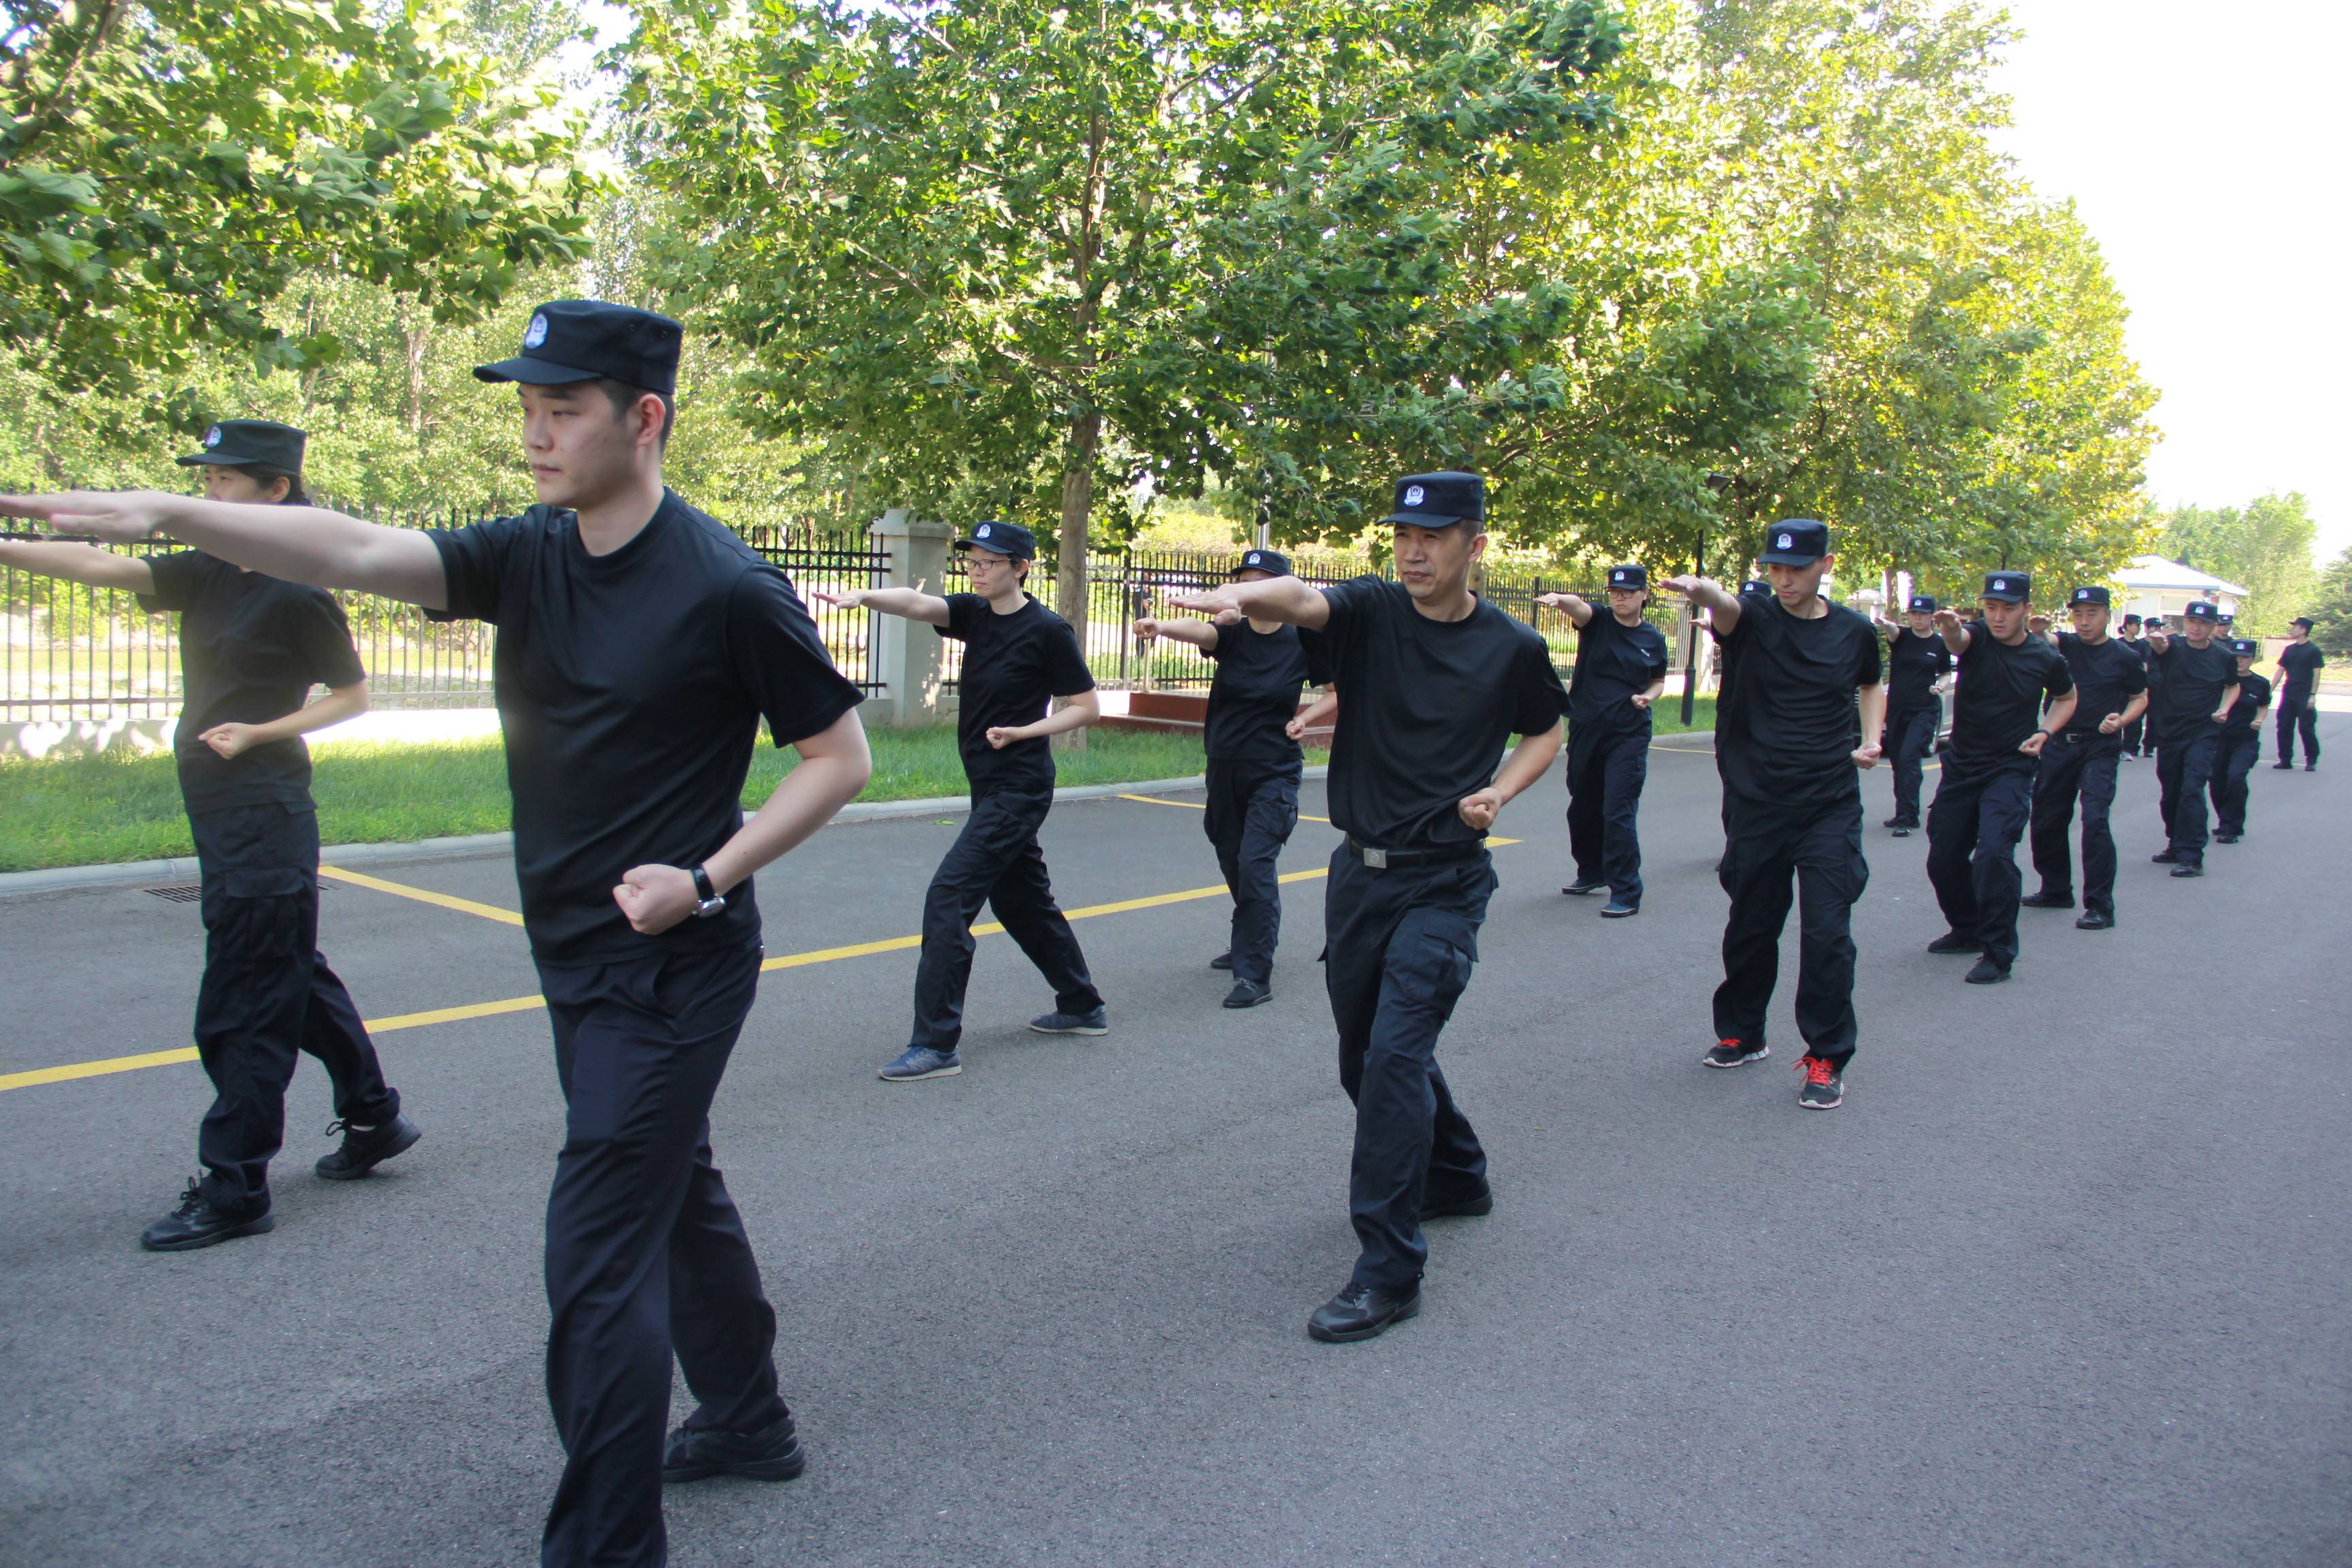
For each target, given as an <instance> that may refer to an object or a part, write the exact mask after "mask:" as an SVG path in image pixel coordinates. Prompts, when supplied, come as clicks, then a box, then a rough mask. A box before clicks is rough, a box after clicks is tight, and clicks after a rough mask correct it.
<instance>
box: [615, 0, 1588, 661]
mask: <svg viewBox="0 0 2352 1568" xmlns="http://www.w3.org/2000/svg"><path fill="white" fill-rule="evenodd" d="M637 19H638V28H637V33H636V36H635V39H634V40H633V42H632V44H631V46H630V48H629V55H628V58H629V59H630V61H631V62H632V65H633V67H634V75H633V78H632V81H631V85H630V88H629V90H628V93H627V95H626V99H625V110H626V122H627V124H628V125H629V126H630V128H631V131H632V132H633V135H634V138H635V140H634V142H633V152H634V153H635V160H636V162H637V164H638V166H639V167H640V168H641V169H642V170H643V171H644V172H645V174H646V177H647V178H648V179H649V180H650V181H651V182H653V183H654V184H656V186H658V187H659V188H660V189H662V190H663V191H664V192H665V193H667V195H669V196H670V197H671V198H672V199H673V200H674V202H675V203H676V221H677V230H678V233H679V234H680V236H681V237H682V238H683V239H684V241H685V242H686V243H684V244H682V245H680V246H678V247H676V248H675V250H674V251H673V252H672V253H671V254H670V256H669V258H668V259H669V260H670V262H671V264H672V268H673V270H672V272H671V274H670V276H671V278H672V279H673V281H674V284H675V287H676V288H677V290H678V293H679V295H680V297H681V298H683V299H684V300H688V301H689V302H690V304H691V306H692V307H693V309H694V310H696V311H697V312H698V315H699V316H700V317H701V318H702V319H704V320H708V321H711V322H713V323H714V324H715V325H716V327H717V329H718V330H719V331H720V332H722V333H723V334H724V335H725V336H726V337H728V338H729V339H730V340H731V341H732V342H736V343H738V344H740V345H741V346H742V347H743V348H744V349H745V350H746V351H748V352H749V353H750V354H751V357H752V360H753V362H754V363H753V368H752V369H751V371H750V372H749V373H748V374H746V376H745V378H744V382H743V386H744V391H745V395H746V400H747V405H748V408H749V410H750V414H751V418H752V419H753V420H754V422H755V424H756V425H757V426H758V427H759V428H761V429H762V430H764V431H766V432H769V433H772V434H778V435H783V436H787V437H794V438H797V439H803V440H808V441H813V442H825V443H828V444H830V445H831V447H833V448H834V451H835V460H836V461H837V462H838V464H839V466H840V467H841V468H842V469H844V470H845V471H847V472H851V473H855V474H856V475H857V476H859V478H860V480H861V482H862V483H863V484H865V485H866V487H868V489H869V491H870V493H872V494H873V495H875V496H876V497H877V498H878V499H882V500H888V501H892V502H898V503H905V504H912V505H916V506H919V507H922V508H924V509H926V510H931V511H934V512H936V513H941V514H945V515H950V516H958V515H962V516H970V515H975V514H980V513H983V512H991V511H998V510H1014V511H1028V512H1046V513H1051V514H1055V515H1056V516H1057V517H1058V519H1059V531H1058V536H1057V543H1058V552H1057V556H1058V561H1057V564H1058V572H1059V593H1058V606H1057V607H1058V608H1059V609H1060V611H1061V613H1062V614H1063V615H1064V616H1066V617H1068V618H1069V619H1070V620H1071V621H1072V622H1073V623H1074V624H1078V625H1081V626H1082V625H1083V621H1084V616H1085V595H1084V592H1083V581H1084V573H1085V570H1086V563H1087V549H1088V544H1089V539H1090V531H1091V528H1092V525H1093V523H1094V521H1095V519H1096V516H1097V513H1098V512H1101V513H1105V514H1107V515H1106V516H1105V518H1104V521H1106V522H1107V523H1108V525H1109V526H1110V527H1111V528H1113V529H1114V530H1120V531H1123V530H1125V529H1127V528H1129V527H1130V526H1131V525H1132V523H1133V521H1134V510H1135V508H1136V506H1137V505H1138V503H1139V498H1140V497H1142V496H1144V495H1146V494H1150V493H1159V494H1176V495H1197V494H1199V493H1200V492H1201V490H1202V488H1203V487H1204V486H1205V485H1207V484H1208V483H1210V482H1211V481H1212V480H1213V479H1215V478H1217V477H1220V476H1222V477H1223V478H1224V479H1226V480H1227V481H1228V482H1229V483H1231V484H1233V485H1234V486H1236V487H1240V488H1241V489H1244V491H1245V493H1246V494H1247V496H1248V498H1249V499H1250V500H1252V501H1253V502H1254V503H1255V504H1257V505H1259V506H1262V507H1265V508H1269V509H1287V510H1292V511H1294V512H1297V513H1300V514H1308V513H1313V514H1314V516H1315V517H1316V519H1317V520H1318V521H1332V520H1336V521H1340V522H1343V523H1344V522H1348V521H1351V520H1354V521H1360V516H1361V511H1360V489H1361V486H1360V484H1359V483H1356V482H1354V476H1352V475H1350V476H1349V479H1350V483H1349V486H1348V487H1347V488H1348V489H1349V494H1348V495H1347V497H1346V499H1345V500H1344V501H1343V502H1335V501H1334V500H1333V493H1334V488H1333V486H1332V485H1331V483H1330V482H1329V481H1330V479H1331V477H1332V476H1331V474H1330V473H1329V472H1328V471H1319V472H1318V471H1314V470H1311V469H1310V468H1309V467H1308V465H1307V464H1306V463H1304V462H1302V461H1301V460H1300V459H1299V458H1298V457H1297V451H1296V449H1295V448H1294V447H1286V446H1285V445H1283V444H1282V443H1281V442H1279V441H1268V440H1265V439H1264V438H1263V437H1262V432H1264V431H1265V430H1266V429H1268V428H1276V427H1278V428H1280V429H1282V430H1285V431H1290V432H1295V431H1298V430H1303V429H1310V428H1311V429H1315V430H1319V431H1322V432H1325V433H1326V434H1327V437H1328V439H1326V440H1325V442H1324V443H1323V449H1324V450H1326V451H1328V450H1329V449H1330V448H1331V447H1334V446H1344V445H1346V444H1347V441H1348V439H1349V438H1350V437H1352V439H1353V441H1354V443H1355V445H1356V446H1357V447H1360V448H1361V449H1365V450H1381V449H1386V450H1394V449H1396V448H1397V447H1400V446H1402V445H1405V444H1407V443H1408V442H1418V443H1421V444H1422V445H1423V447H1424V449H1427V450H1430V451H1433V452H1436V451H1441V450H1444V449H1445V448H1446V447H1447V445H1448V443H1449V441H1451V440H1455V439H1457V437H1454V435H1453V434H1452V433H1454V432H1459V431H1462V430H1465V429H1466V428H1471V427H1475V426H1476V425H1478V424H1479V423H1480V422H1481V421H1485V420H1491V419H1493V418H1496V417H1498V416H1507V415H1509V414H1510V413H1511V412H1512V411H1513V410H1515V409H1520V408H1526V407H1532V406H1538V405H1544V404H1547V403H1549V402H1550V401H1553V400H1555V399H1556V398H1557V396H1558V390H1557V382H1556V379H1555V378H1551V377H1549V376H1547V375H1546V374H1543V373H1542V372H1541V371H1540V369H1539V368H1538V366H1536V364H1535V363H1534V362H1535V361H1536V360H1537V359H1538V358H1539V357H1540V353H1541V351H1542V349H1543V347H1544V345H1545V344H1546V343H1547V342H1549V337H1550V335H1551V333H1552V332H1553V331H1554V330H1555V328H1556V326H1557V324H1558V321H1559V300H1557V298H1556V297H1554V296H1553V295H1552V294H1551V293H1549V292H1548V291H1547V292H1543V293H1537V292H1533V291H1530V292H1528V293H1525V294H1521V295H1515V296H1512V297H1509V298H1496V299H1495V300H1490V301H1488V302H1486V303H1485V304H1483V305H1479V306H1476V307H1463V308H1455V307H1454V306H1453V305H1452V304H1451V302H1450V297H1452V296H1456V295H1458V294H1459V293H1460V290H1458V289H1454V287H1453V283H1452V274H1453V271H1454V268H1456V267H1458V265H1459V257H1460V247H1461V241H1462V237H1463V234H1464V229H1463V226H1462V215H1461V210H1460V203H1459V200H1458V195H1457V194H1456V193H1457V192H1458V188H1459V185H1460V182H1461V179H1462V177H1463V174H1464V173H1465V171H1467V170H1471V169H1474V168H1484V169H1490V170H1499V169H1505V168H1507V167H1508V166H1510V165H1511V164H1512V163H1513V162H1514V161H1515V160H1516V158H1517V156H1518V155H1519V153H1521V152H1522V151H1523V150H1525V149H1527V148H1531V147H1534V146H1538V145H1543V144H1546V143H1549V142H1557V141H1559V140H1561V139H1563V138H1567V137H1570V136H1572V135H1574V134H1576V133H1577V132H1581V131H1584V130H1586V129H1589V128H1591V127H1593V126H1597V125H1599V124H1601V123H1602V122H1604V121H1605V120H1606V118H1607V106H1606V104H1605V103H1604V102H1603V101H1602V100H1600V99H1599V98H1597V97H1595V96H1593V95H1592V94H1591V92H1590V91H1589V90H1588V88H1587V85H1586V84H1587V82H1588V80H1589V79H1590V78H1591V76H1592V75H1593V74H1594V73H1595V72H1597V71H1598V70H1600V69H1601V68H1602V67H1604V66H1605V65H1606V64H1607V63H1608V61H1609V60H1610V59H1611V58H1613V57H1614V55H1615V54H1616V52H1617V50H1618V47H1619V43H1618V37H1617V31H1616V26H1615V23H1614V19H1613V16H1612V13H1610V12H1609V11H1608V10H1606V9H1605V8H1604V7H1602V6H1601V5H1596V4H1594V3H1592V0H1529V3H1528V4H1526V5H1522V6H1519V7H1517V8H1511V7H1506V6H1500V5H1477V4H1450V3H1449V4H1430V3H1428V0H1419V3H1406V0H1372V3H1369V4H1366V3H1342V0H1289V3H1286V4H1282V5H1275V4H1271V3H1268V0H1242V3H1238V4H1234V5H1223V6H1216V7H1194V6H1188V5H1174V4H1169V3H1167V0H1093V3H1091V4H1088V5H1083V6H1078V7H1063V6H1057V5H1042V4H1035V3H1034V0H964V3H960V4H948V5H927V6H923V7H920V8H918V9H908V10H898V9H891V8H887V7H872V8H866V7H857V8H852V7H849V6H846V5H838V6H836V5H830V4H824V3H821V0H799V3H793V0H774V3H772V4H769V5H764V6H761V7H759V8H756V9H751V10H748V11H746V10H740V9H737V8H734V7H731V6H723V5H711V6H693V7H679V6H672V5H652V4H642V5H639V6H638V8H637ZM1317 509H1335V510H1317Z"/></svg>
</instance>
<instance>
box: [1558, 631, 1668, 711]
mask: <svg viewBox="0 0 2352 1568" xmlns="http://www.w3.org/2000/svg"><path fill="white" fill-rule="evenodd" d="M1665 673H1666V638H1665V634H1664V633H1663V632H1661V631H1659V630H1658V628H1657V627H1655V626H1652V625H1651V624H1650V623H1649V622H1647V621H1637V622H1635V623H1634V624H1633V625H1632V626H1626V625H1624V624H1623V623H1622V622H1621V621H1619V620H1618V618H1617V617H1616V616H1614V615H1613V614H1612V613H1611V612H1610V610H1609V608H1608V607H1607V606H1606V605H1594V606H1593V610H1592V618H1591V619H1590V620H1588V621H1586V622H1585V623H1584V625H1583V626H1580V627H1578V628H1577V633H1576V671H1575V673H1574V675H1572V676H1571V677H1570V679H1569V686H1568V717H1569V720H1570V722H1571V723H1573V724H1574V725H1575V726H1576V727H1577V728H1578V729H1580V730H1591V731H1596V732H1598V733H1601V734H1620V733H1624V732H1627V731H1643V730H1647V729H1648V728H1649V727H1650V710H1648V709H1646V708H1636V707H1634V706H1633V703H1632V702H1630V701H1629V700H1627V699H1629V698H1631V697H1632V696H1633V693H1635V692H1637V691H1647V690H1648V689H1650V687H1651V684H1652V683H1653V682H1654V681H1658V680H1662V679H1664V678H1665Z"/></svg>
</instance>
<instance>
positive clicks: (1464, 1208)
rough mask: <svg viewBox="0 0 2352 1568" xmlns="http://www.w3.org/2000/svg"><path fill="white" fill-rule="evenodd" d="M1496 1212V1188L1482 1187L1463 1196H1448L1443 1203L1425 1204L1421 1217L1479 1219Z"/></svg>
mask: <svg viewBox="0 0 2352 1568" xmlns="http://www.w3.org/2000/svg"><path fill="white" fill-rule="evenodd" d="M1494 1212H1495V1189H1494V1188H1492V1187H1481V1188H1479V1189H1478V1190H1477V1191H1476V1192H1475V1193H1470V1194H1465V1195H1464V1196H1462V1197H1458V1198H1447V1199H1445V1200H1444V1202H1442V1203H1434V1204H1425V1205H1423V1207H1422V1211H1421V1217H1422V1218H1423V1219H1478V1218H1481V1217H1483V1216H1485V1215H1490V1214H1493V1213H1494Z"/></svg>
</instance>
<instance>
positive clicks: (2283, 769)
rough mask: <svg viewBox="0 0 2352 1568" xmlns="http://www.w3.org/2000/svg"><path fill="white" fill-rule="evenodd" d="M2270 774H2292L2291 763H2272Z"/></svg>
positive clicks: (2292, 764)
mask: <svg viewBox="0 0 2352 1568" xmlns="http://www.w3.org/2000/svg"><path fill="white" fill-rule="evenodd" d="M2271 772H2273V773H2293V772H2294V763H2272V764H2271Z"/></svg>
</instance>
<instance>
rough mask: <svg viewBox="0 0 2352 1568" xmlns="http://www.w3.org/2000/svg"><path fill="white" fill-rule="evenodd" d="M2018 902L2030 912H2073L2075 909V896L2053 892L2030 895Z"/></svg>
mask: <svg viewBox="0 0 2352 1568" xmlns="http://www.w3.org/2000/svg"><path fill="white" fill-rule="evenodd" d="M2017 901H2018V903H2019V904H2020V905H2021V906H2022V907H2023V908H2025V909H2029V910H2071V909H2073V908H2074V894H2072V893H2052V892H2039V893H2028V894H2026V895H2025V897H2023V898H2021V899H2020V900H2017Z"/></svg>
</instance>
